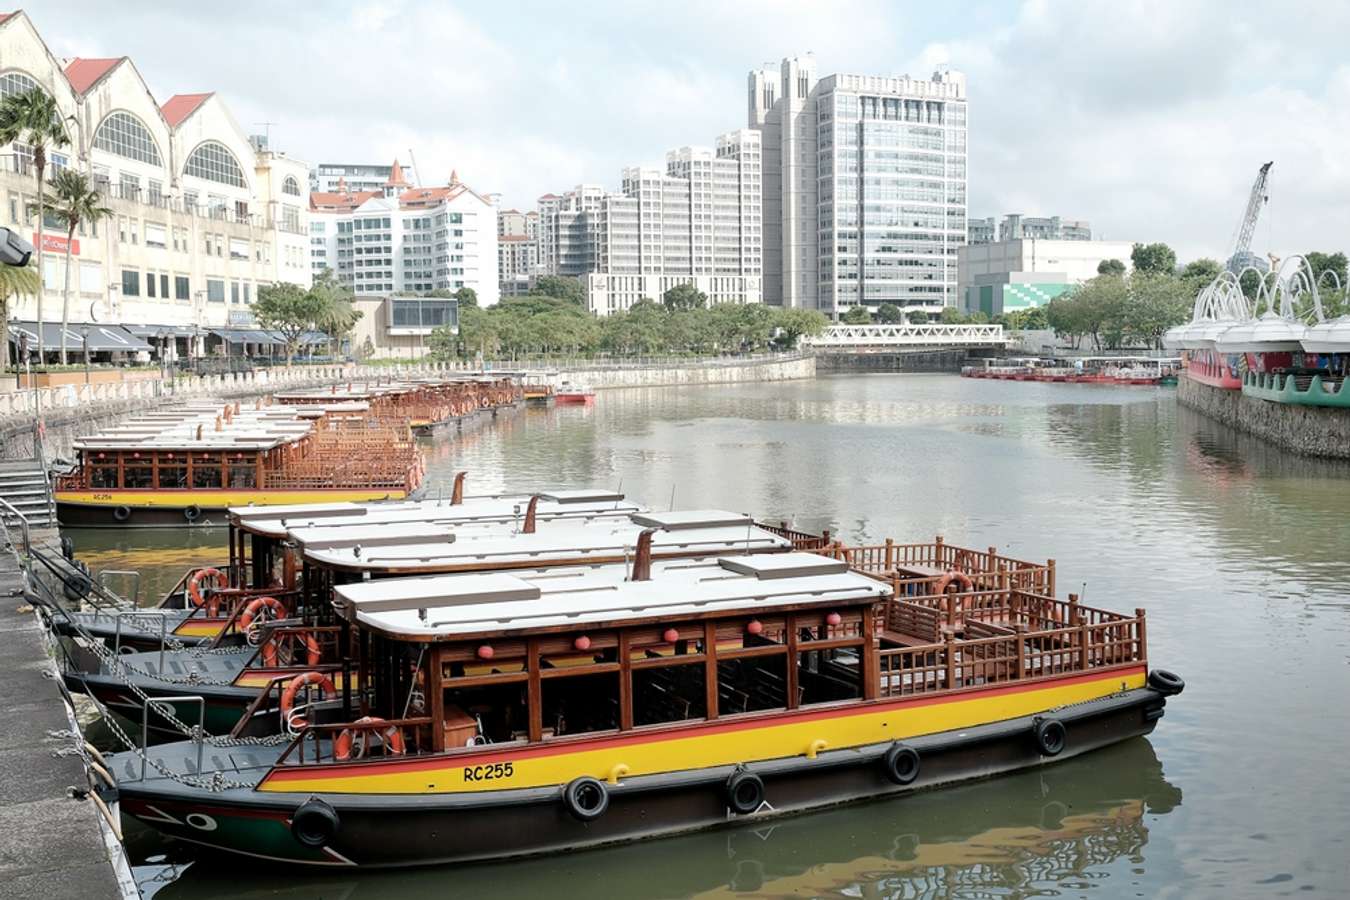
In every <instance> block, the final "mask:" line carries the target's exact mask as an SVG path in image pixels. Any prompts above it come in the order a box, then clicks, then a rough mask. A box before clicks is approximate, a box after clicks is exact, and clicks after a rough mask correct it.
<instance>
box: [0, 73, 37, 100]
mask: <svg viewBox="0 0 1350 900" xmlns="http://www.w3.org/2000/svg"><path fill="white" fill-rule="evenodd" d="M37 86H38V83H37V82H36V81H34V80H33V79H31V78H29V77H28V76H27V75H25V74H23V73H22V72H14V71H10V72H5V73H4V74H3V75H0V98H4V97H8V96H10V95H11V94H23V93H26V92H27V91H31V90H32V89H33V88H35V87H37Z"/></svg>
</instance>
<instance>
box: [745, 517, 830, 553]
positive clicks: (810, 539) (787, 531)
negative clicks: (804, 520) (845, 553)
mask: <svg viewBox="0 0 1350 900" xmlns="http://www.w3.org/2000/svg"><path fill="white" fill-rule="evenodd" d="M755 525H757V526H758V527H760V528H762V529H764V530H765V531H767V532H769V533H770V534H776V535H778V536H779V537H781V538H787V539H788V540H789V541H791V542H792V549H793V550H799V551H812V552H815V551H822V550H824V549H825V548H827V547H829V546H830V532H829V530H828V529H826V530H825V531H824V532H822V533H821V534H811V533H810V532H809V531H797V530H796V529H793V528H789V527H788V523H787V522H779V523H778V524H777V525H772V524H770V523H768V522H756V523H755Z"/></svg>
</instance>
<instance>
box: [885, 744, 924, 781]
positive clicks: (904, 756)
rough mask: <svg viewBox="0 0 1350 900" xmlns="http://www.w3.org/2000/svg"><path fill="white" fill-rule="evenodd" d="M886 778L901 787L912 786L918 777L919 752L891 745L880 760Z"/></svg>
mask: <svg viewBox="0 0 1350 900" xmlns="http://www.w3.org/2000/svg"><path fill="white" fill-rule="evenodd" d="M881 764H882V771H884V772H885V773H886V778H887V779H888V780H890V781H891V782H892V783H894V784H898V785H900V786H901V787H903V786H905V785H907V784H913V783H914V779H916V778H918V777H919V751H917V750H915V749H914V748H913V747H906V746H905V745H904V744H898V743H897V744H892V745H891V747H890V749H889V750H887V751H886V755H885V756H883V757H882V758H881Z"/></svg>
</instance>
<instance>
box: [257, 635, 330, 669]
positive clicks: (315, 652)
mask: <svg viewBox="0 0 1350 900" xmlns="http://www.w3.org/2000/svg"><path fill="white" fill-rule="evenodd" d="M280 637H289V638H290V639H291V640H292V641H294V642H295V643H302V642H303V643H304V645H305V665H307V666H317V665H318V664H319V662H320V660H322V659H323V654H322V653H321V652H320V650H319V639H318V638H316V637H315V636H314V635H312V634H310V633H309V632H308V631H300V632H296V633H294V634H290V635H275V634H274V635H272V636H271V637H270V638H268V639H267V643H265V644H263V645H262V661H263V665H264V666H269V667H271V666H276V665H277V662H278V660H279V659H280V657H281V652H280V648H279V647H278V638H280ZM294 663H295V660H289V661H288V664H291V665H294Z"/></svg>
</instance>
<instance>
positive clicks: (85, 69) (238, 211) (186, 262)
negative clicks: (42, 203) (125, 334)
mask: <svg viewBox="0 0 1350 900" xmlns="http://www.w3.org/2000/svg"><path fill="white" fill-rule="evenodd" d="M34 88H38V89H40V90H43V91H45V92H47V93H48V94H50V95H51V96H52V97H53V98H55V100H56V103H57V106H58V107H59V109H60V111H61V115H62V117H63V118H64V119H65V120H66V128H67V132H68V135H69V139H70V143H69V145H68V146H66V147H61V148H53V150H52V151H51V152H50V153H49V157H48V158H49V166H48V171H49V172H54V171H56V170H59V169H62V168H73V169H76V170H79V171H82V172H85V173H88V175H89V176H90V178H91V179H92V181H93V182H94V183H95V184H96V185H97V186H98V187H99V188H100V190H101V192H102V194H103V205H104V206H106V207H108V208H109V209H111V210H112V215H110V216H109V217H108V218H106V219H105V220H103V221H101V222H90V223H87V224H85V225H83V226H82V227H80V228H79V229H78V230H77V231H76V233H75V235H74V236H73V239H72V240H71V241H70V242H69V246H70V250H71V255H72V268H71V275H70V293H69V321H70V322H71V325H72V327H71V329H70V331H71V334H70V335H68V341H67V344H68V346H70V345H73V346H75V347H76V348H77V349H78V348H79V346H80V341H79V340H78V338H76V337H75V336H76V335H77V334H78V332H79V328H80V327H81V326H86V325H88V326H93V325H106V324H111V323H120V324H125V325H128V326H135V329H134V330H135V331H136V332H138V333H140V334H144V335H146V336H151V335H153V336H156V337H162V338H176V339H175V340H168V341H166V342H165V343H166V345H165V346H164V349H165V351H166V354H167V355H169V356H172V355H173V354H174V353H175V352H177V353H180V354H181V353H188V352H191V351H192V350H193V349H195V350H196V352H202V350H203V347H204V345H205V343H206V339H207V338H208V336H213V337H214V343H217V344H219V343H221V342H225V343H232V342H234V341H235V340H236V339H238V338H239V335H235V334H230V333H228V332H229V326H231V325H237V326H246V325H250V324H252V314H251V312H250V311H249V307H250V306H251V304H252V303H253V302H254V301H255V300H256V298H257V292H258V288H259V287H261V286H263V285H267V284H271V283H274V282H280V281H288V282H293V283H296V284H300V285H303V286H308V285H309V283H310V265H309V259H308V246H307V243H306V242H307V232H308V227H309V223H308V218H309V212H308V207H309V199H308V194H309V191H308V179H307V173H308V166H307V165H306V164H305V163H303V162H301V161H299V160H296V159H292V158H290V157H288V156H286V155H285V154H284V153H277V152H272V151H269V150H265V149H259V147H261V146H262V143H261V142H259V144H258V146H256V147H255V145H254V144H253V143H251V142H250V140H249V137H248V135H247V134H246V133H245V132H244V130H243V129H241V128H240V127H239V124H238V122H236V121H235V119H234V117H233V116H232V115H231V113H230V111H229V109H228V108H227V107H226V105H225V103H224V102H223V100H222V99H221V98H220V97H219V96H218V95H216V94H214V93H209V92H207V93H185V94H177V95H174V96H173V97H170V98H169V99H168V100H167V101H165V102H164V103H162V104H161V103H158V102H156V100H155V99H154V98H153V96H152V95H151V92H150V90H149V88H148V87H147V85H146V83H145V81H144V80H143V78H142V77H141V73H140V72H139V70H138V69H137V68H136V65H135V63H134V62H133V61H132V60H131V59H129V58H128V57H124V56H123V57H112V58H101V59H83V58H80V59H68V60H59V59H57V58H56V57H55V56H53V55H52V54H51V52H50V51H49V49H48V48H47V45H46V43H45V42H44V41H43V39H42V36H41V35H40V34H39V33H38V32H37V29H36V28H35V27H34V25H33V23H32V21H31V20H30V19H29V18H28V16H27V15H26V14H25V13H23V12H15V13H9V14H5V15H0V96H8V95H11V94H15V93H19V92H23V91H28V90H32V89H34ZM0 162H2V164H0V195H3V197H4V201H5V203H4V207H3V209H0V217H3V220H4V224H6V225H7V226H9V227H11V228H14V229H15V230H16V231H18V232H20V233H21V234H23V235H24V237H26V238H29V239H30V240H33V241H34V243H36V228H35V226H36V220H35V219H36V217H35V216H33V215H30V212H29V211H30V208H31V207H32V205H33V204H34V203H35V200H36V194H35V191H36V185H35V183H34V182H35V179H34V174H33V169H32V151H31V148H29V147H27V146H24V145H23V144H20V143H15V144H13V145H11V146H10V147H8V148H5V150H4V156H3V158H2V159H0ZM44 232H45V233H44V238H43V246H42V253H41V265H42V273H43V282H44V285H45V289H44V292H43V304H42V318H43V320H44V322H45V323H52V322H57V323H59V322H60V320H61V308H62V298H63V288H64V284H65V251H66V249H67V239H66V235H65V233H64V230H62V229H61V228H60V226H59V225H58V223H57V222H56V221H55V220H54V219H52V218H50V217H49V218H48V221H47V222H46V224H45V228H44ZM11 315H12V316H13V317H14V318H15V319H16V320H18V321H20V322H30V323H32V322H35V320H36V318H37V301H36V298H32V297H19V298H14V299H13V300H12V302H11ZM152 326H153V327H152ZM213 330H214V331H213ZM214 332H223V333H224V335H223V336H222V335H221V334H215V333H214ZM43 342H44V345H45V346H50V343H51V338H50V332H49V331H48V329H44V337H43ZM137 349H141V348H139V347H138V348H137Z"/></svg>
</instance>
